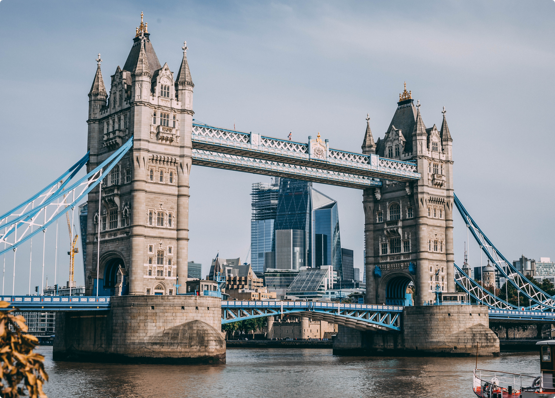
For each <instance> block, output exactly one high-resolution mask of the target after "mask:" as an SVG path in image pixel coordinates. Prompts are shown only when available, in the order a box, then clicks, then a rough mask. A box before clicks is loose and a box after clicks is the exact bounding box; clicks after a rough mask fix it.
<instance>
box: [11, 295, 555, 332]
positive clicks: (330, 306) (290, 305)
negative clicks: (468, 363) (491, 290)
mask: <svg viewBox="0 0 555 398" xmlns="http://www.w3.org/2000/svg"><path fill="white" fill-rule="evenodd" d="M0 297H1V298H2V300H3V301H6V302H8V303H10V304H11V306H10V307H8V308H7V309H16V310H18V311H64V312H66V311H105V310H109V309H110V297H104V296H99V297H96V296H72V297H68V296H0ZM402 313H403V307H402V306H397V305H369V304H340V303H331V302H316V301H314V302H313V301H226V300H222V324H227V323H232V322H238V321H243V320H247V319H254V318H261V317H267V316H277V315H287V314H295V315H299V316H307V317H310V318H312V319H315V320H324V321H327V322H331V323H336V324H339V325H344V326H347V327H350V328H353V329H357V330H362V331H367V330H381V331H400V330H401V328H402V323H401V318H402ZM489 318H490V319H491V320H496V321H508V322H514V323H526V322H534V323H536V322H546V323H555V312H544V311H530V310H526V309H524V310H501V309H496V308H490V309H489Z"/></svg>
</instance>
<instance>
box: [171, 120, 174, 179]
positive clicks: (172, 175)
mask: <svg viewBox="0 0 555 398" xmlns="http://www.w3.org/2000/svg"><path fill="white" fill-rule="evenodd" d="M174 127H175V126H174ZM170 184H173V171H170Z"/></svg>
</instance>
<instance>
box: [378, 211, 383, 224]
mask: <svg viewBox="0 0 555 398" xmlns="http://www.w3.org/2000/svg"><path fill="white" fill-rule="evenodd" d="M378 222H383V212H381V211H379V212H378Z"/></svg>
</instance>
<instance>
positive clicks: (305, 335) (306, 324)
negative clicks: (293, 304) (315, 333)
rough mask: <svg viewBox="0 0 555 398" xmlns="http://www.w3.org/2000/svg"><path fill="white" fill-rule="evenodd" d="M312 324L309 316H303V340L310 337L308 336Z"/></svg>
mask: <svg viewBox="0 0 555 398" xmlns="http://www.w3.org/2000/svg"><path fill="white" fill-rule="evenodd" d="M309 328H310V324H309V321H308V318H307V317H305V316H302V317H301V340H306V339H308V336H309V335H310V333H309V332H310V330H309Z"/></svg>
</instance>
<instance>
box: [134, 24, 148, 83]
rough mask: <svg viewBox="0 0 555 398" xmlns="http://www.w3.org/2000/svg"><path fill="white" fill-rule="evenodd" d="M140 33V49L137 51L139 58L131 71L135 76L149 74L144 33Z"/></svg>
mask: <svg viewBox="0 0 555 398" xmlns="http://www.w3.org/2000/svg"><path fill="white" fill-rule="evenodd" d="M141 35H142V36H141V44H140V46H141V49H140V51H139V59H138V60H137V65H136V66H135V70H134V71H133V73H134V74H135V76H150V75H151V74H150V68H149V64H148V58H147V55H146V48H145V35H144V33H142V34H141Z"/></svg>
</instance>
